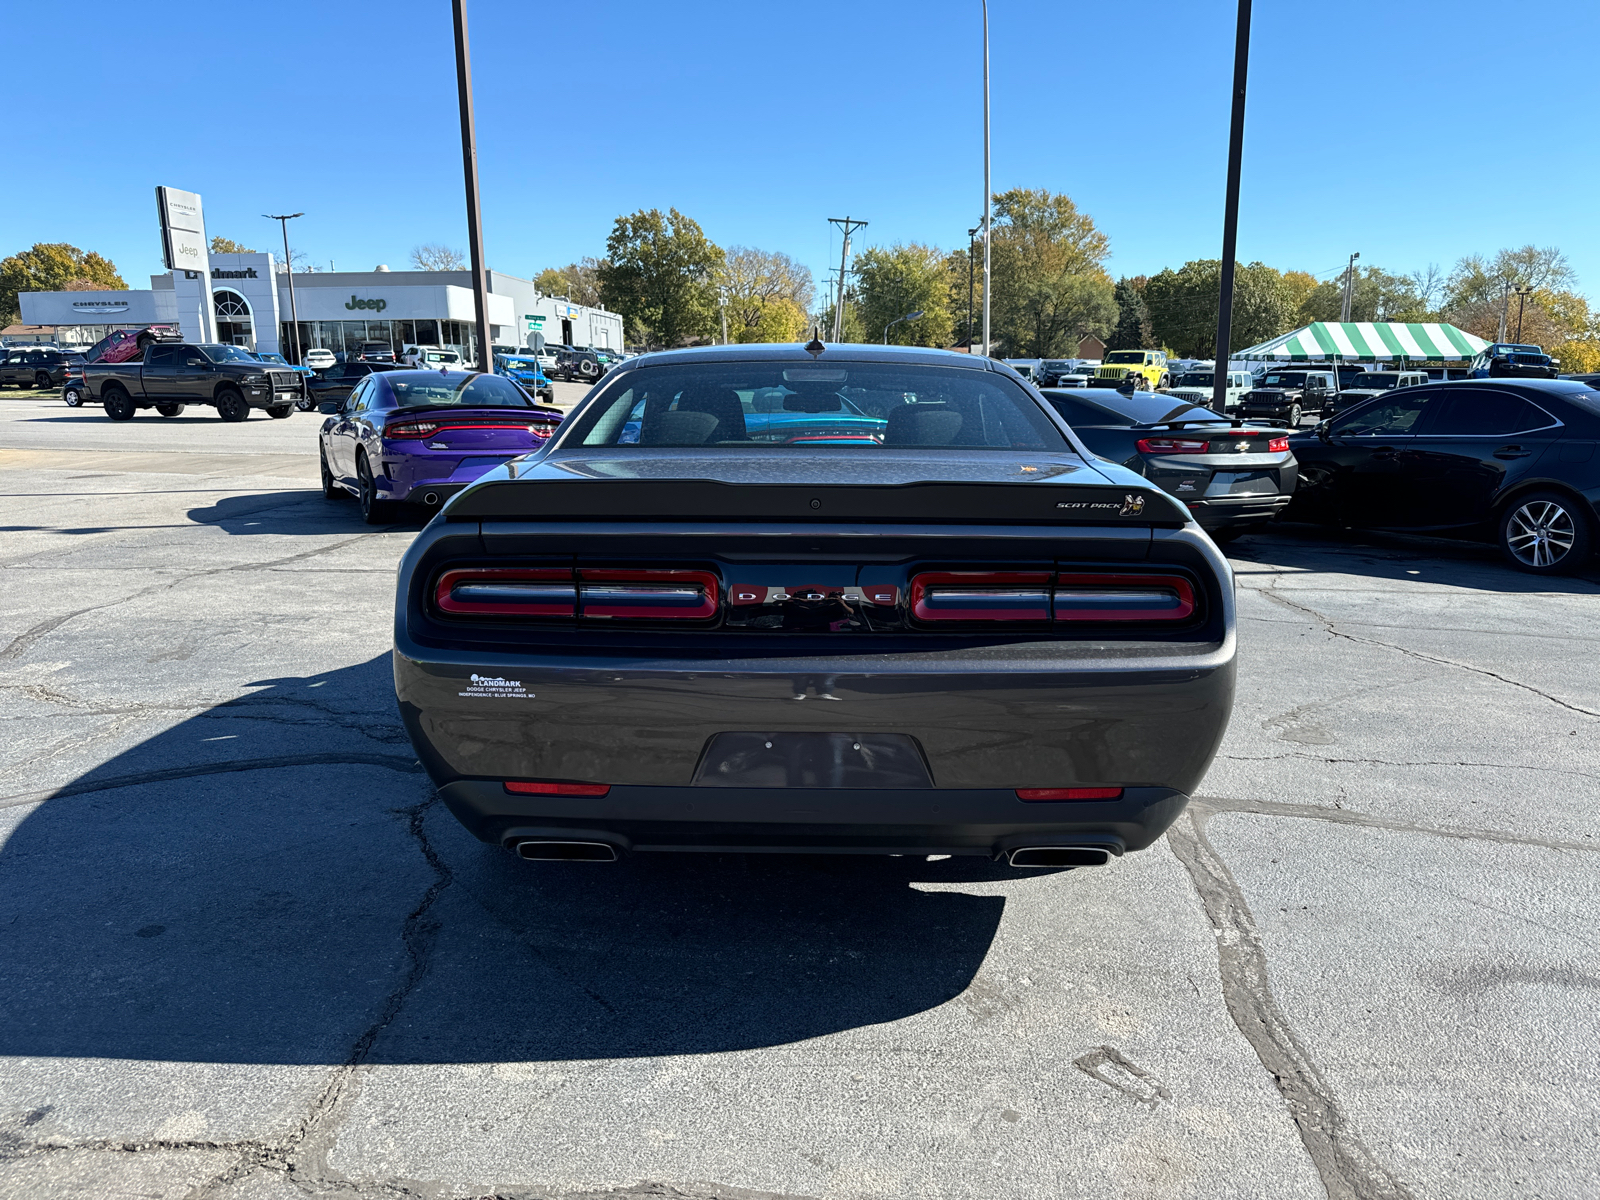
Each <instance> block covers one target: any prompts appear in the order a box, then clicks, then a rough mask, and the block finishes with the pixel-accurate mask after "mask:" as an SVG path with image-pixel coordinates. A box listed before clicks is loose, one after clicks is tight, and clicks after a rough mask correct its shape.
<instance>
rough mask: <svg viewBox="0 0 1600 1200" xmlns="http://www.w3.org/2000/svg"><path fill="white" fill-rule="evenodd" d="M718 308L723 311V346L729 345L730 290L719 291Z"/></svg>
mask: <svg viewBox="0 0 1600 1200" xmlns="http://www.w3.org/2000/svg"><path fill="white" fill-rule="evenodd" d="M717 307H718V308H719V309H721V310H722V344H723V345H724V346H726V345H727V344H728V289H727V288H725V287H719V288H718V289H717Z"/></svg>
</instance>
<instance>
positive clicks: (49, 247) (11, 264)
mask: <svg viewBox="0 0 1600 1200" xmlns="http://www.w3.org/2000/svg"><path fill="white" fill-rule="evenodd" d="M74 285H76V286H74ZM127 286H128V285H127V283H126V282H125V281H124V280H123V278H122V276H121V275H119V274H117V268H116V266H115V265H114V264H113V263H112V262H111V261H110V260H109V259H106V258H102V257H101V256H100V255H98V254H96V253H95V252H94V251H92V250H91V251H89V252H88V253H85V252H84V251H82V250H79V249H78V248H77V247H76V246H69V245H67V243H65V242H37V243H35V244H34V247H33V249H31V250H23V251H21V252H20V253H17V254H13V255H11V257H9V258H7V259H4V260H0V318H4V320H5V322H6V323H7V324H9V323H11V322H12V321H14V320H16V319H17V317H18V316H19V315H20V311H21V309H20V305H19V304H18V302H17V296H18V294H19V293H21V292H63V291H68V290H72V291H121V290H123V289H125V288H126V287H127Z"/></svg>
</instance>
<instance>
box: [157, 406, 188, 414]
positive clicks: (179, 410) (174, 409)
mask: <svg viewBox="0 0 1600 1200" xmlns="http://www.w3.org/2000/svg"><path fill="white" fill-rule="evenodd" d="M156 411H157V412H158V413H160V414H161V415H162V416H163V417H177V416H182V415H183V405H181V404H158V405H156Z"/></svg>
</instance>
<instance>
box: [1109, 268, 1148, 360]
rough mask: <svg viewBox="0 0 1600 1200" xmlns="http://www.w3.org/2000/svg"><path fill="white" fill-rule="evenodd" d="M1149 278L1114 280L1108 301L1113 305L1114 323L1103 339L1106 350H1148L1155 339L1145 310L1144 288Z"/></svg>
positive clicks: (1137, 276) (1137, 277)
mask: <svg viewBox="0 0 1600 1200" xmlns="http://www.w3.org/2000/svg"><path fill="white" fill-rule="evenodd" d="M1149 282H1150V280H1149V277H1148V276H1145V275H1135V276H1134V277H1133V278H1131V279H1129V278H1126V277H1124V278H1122V279H1119V280H1117V284H1116V288H1115V290H1114V291H1113V293H1112V298H1113V299H1114V300H1115V302H1116V305H1117V323H1116V325H1114V326H1113V327H1112V330H1111V333H1110V335H1109V336H1108V337H1107V338H1106V349H1107V350H1150V349H1154V348H1155V344H1156V335H1155V332H1154V331H1153V330H1152V329H1151V328H1150V310H1149V309H1148V308H1146V307H1145V303H1144V288H1145V284H1147V283H1149Z"/></svg>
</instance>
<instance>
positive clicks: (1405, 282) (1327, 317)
mask: <svg viewBox="0 0 1600 1200" xmlns="http://www.w3.org/2000/svg"><path fill="white" fill-rule="evenodd" d="M1344 279H1345V277H1344V272H1343V271H1341V272H1339V274H1337V275H1335V276H1334V277H1333V278H1332V279H1326V280H1323V281H1322V282H1321V283H1319V284H1317V285H1316V286H1315V287H1314V288H1312V289H1311V291H1310V292H1308V293H1307V294H1306V296H1305V298H1304V299H1303V300H1301V302H1300V304H1299V307H1298V316H1297V318H1296V319H1297V321H1298V323H1299V324H1301V325H1308V324H1310V323H1311V322H1312V321H1337V320H1339V318H1340V314H1341V313H1342V312H1343V311H1344ZM1350 319H1351V320H1352V321H1424V320H1428V319H1429V314H1428V304H1427V301H1425V300H1424V299H1423V298H1422V297H1421V296H1419V295H1418V294H1417V288H1416V284H1415V282H1414V281H1413V279H1412V277H1411V276H1410V275H1395V274H1393V273H1392V272H1389V271H1385V270H1384V269H1383V268H1382V267H1372V266H1369V267H1360V268H1358V269H1357V270H1356V272H1355V279H1354V281H1353V283H1352V285H1351V295H1350ZM1268 336H1271V335H1268Z"/></svg>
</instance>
